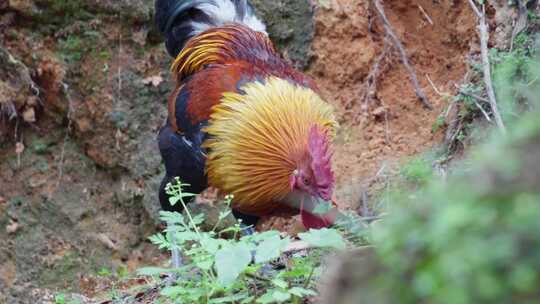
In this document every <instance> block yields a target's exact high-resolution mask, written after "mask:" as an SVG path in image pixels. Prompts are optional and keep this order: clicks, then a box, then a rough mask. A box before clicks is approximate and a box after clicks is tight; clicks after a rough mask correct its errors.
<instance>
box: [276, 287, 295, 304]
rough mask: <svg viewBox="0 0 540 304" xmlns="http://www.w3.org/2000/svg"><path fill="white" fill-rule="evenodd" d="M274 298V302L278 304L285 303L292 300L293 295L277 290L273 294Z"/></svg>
mask: <svg viewBox="0 0 540 304" xmlns="http://www.w3.org/2000/svg"><path fill="white" fill-rule="evenodd" d="M272 297H273V298H274V300H276V302H278V303H283V302H285V301H288V300H290V299H291V294H290V293H288V292H283V291H279V290H275V291H274V293H273V294H272Z"/></svg>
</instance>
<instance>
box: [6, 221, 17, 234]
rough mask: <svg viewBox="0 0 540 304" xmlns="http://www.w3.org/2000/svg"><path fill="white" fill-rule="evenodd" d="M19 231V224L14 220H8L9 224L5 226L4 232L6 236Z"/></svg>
mask: <svg viewBox="0 0 540 304" xmlns="http://www.w3.org/2000/svg"><path fill="white" fill-rule="evenodd" d="M17 230H19V223H17V222H16V221H14V220H10V221H9V224H8V225H7V226H6V232H7V233H8V234H13V233H15V232H17Z"/></svg>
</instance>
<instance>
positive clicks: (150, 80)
mask: <svg viewBox="0 0 540 304" xmlns="http://www.w3.org/2000/svg"><path fill="white" fill-rule="evenodd" d="M162 82H163V77H161V76H159V75H156V76H150V77H147V78H145V79H143V83H144V84H145V85H150V84H151V85H152V86H154V87H157V86H159V85H160V84H161V83H162Z"/></svg>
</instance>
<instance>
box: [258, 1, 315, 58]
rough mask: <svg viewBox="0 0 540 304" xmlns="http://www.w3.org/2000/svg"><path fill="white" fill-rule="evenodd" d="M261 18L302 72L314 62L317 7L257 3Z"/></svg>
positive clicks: (287, 2) (274, 38)
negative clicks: (314, 21)
mask: <svg viewBox="0 0 540 304" xmlns="http://www.w3.org/2000/svg"><path fill="white" fill-rule="evenodd" d="M251 3H252V4H253V6H254V7H255V10H256V12H257V14H258V15H259V16H261V17H262V19H263V20H264V22H265V23H266V25H267V30H268V32H269V33H270V38H271V39H272V41H273V42H274V43H275V44H276V46H277V47H278V48H279V49H280V51H281V52H282V53H284V54H287V56H288V57H289V58H290V59H291V60H292V61H293V62H294V63H295V64H296V65H297V66H298V67H300V68H306V67H307V66H308V65H309V62H310V60H311V58H312V54H311V43H312V41H313V36H314V23H313V7H312V5H311V3H310V1H308V0H294V1H291V0H276V1H265V0H253V1H251Z"/></svg>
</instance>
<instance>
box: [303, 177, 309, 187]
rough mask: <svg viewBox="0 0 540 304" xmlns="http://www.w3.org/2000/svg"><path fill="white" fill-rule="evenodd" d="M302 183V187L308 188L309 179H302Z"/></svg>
mask: <svg viewBox="0 0 540 304" xmlns="http://www.w3.org/2000/svg"><path fill="white" fill-rule="evenodd" d="M303 181H304V185H306V186H309V179H307V178H305V177H304V180H303Z"/></svg>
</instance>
